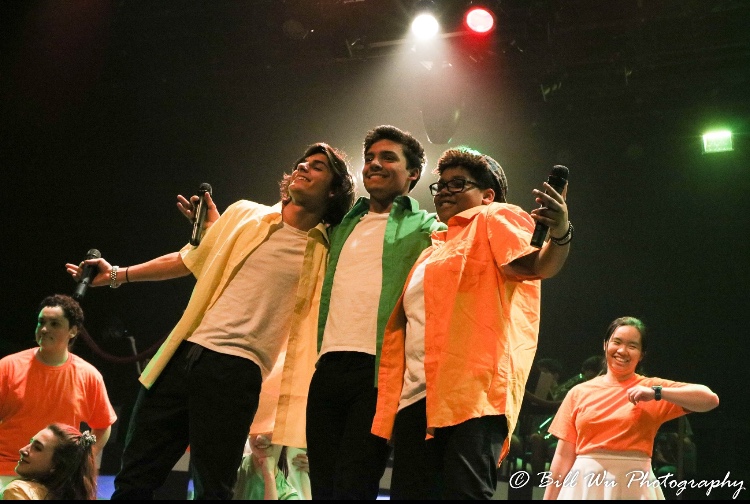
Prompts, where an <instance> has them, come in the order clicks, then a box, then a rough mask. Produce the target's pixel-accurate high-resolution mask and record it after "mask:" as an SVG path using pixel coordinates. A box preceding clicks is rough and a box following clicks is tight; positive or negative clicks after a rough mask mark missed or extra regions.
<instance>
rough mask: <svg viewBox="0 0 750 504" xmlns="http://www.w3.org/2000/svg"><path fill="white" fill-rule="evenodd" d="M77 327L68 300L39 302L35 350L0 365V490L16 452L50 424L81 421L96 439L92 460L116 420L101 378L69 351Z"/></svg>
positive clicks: (77, 316)
mask: <svg viewBox="0 0 750 504" xmlns="http://www.w3.org/2000/svg"><path fill="white" fill-rule="evenodd" d="M82 328H83V310H81V307H80V305H79V304H78V302H77V301H76V300H74V299H73V298H71V297H70V296H65V295H61V294H57V295H54V296H48V297H46V298H44V300H43V301H42V302H41V304H40V306H39V317H38V322H37V326H36V333H35V336H36V342H37V344H38V346H37V347H34V348H30V349H28V350H23V351H21V352H18V353H15V354H12V355H8V356H6V357H4V358H3V359H1V360H0V486H2V483H6V484H7V483H8V481H9V480H10V479H12V478H13V477H16V476H15V471H14V468H15V467H16V464H17V462H18V447H19V446H24V445H26V444H27V443H28V442H29V439H31V437H32V436H33V435H34V434H36V433H37V432H39V431H40V430H42V429H44V427H45V426H47V425H48V424H50V423H55V422H57V423H65V424H68V425H73V426H75V427H78V426H80V424H81V422H86V423H87V424H88V426H89V427H90V428H91V430H92V434H93V435H94V436H96V439H97V440H98V441H97V443H96V444H95V445H94V446H93V447H92V448H93V450H94V455H95V456H96V455H97V454H98V453H99V451H101V449H102V448H103V447H104V445H105V444H106V443H107V440H108V439H109V434H110V431H111V426H112V424H113V423H114V422H115V420H116V419H117V416H116V415H115V410H114V409H113V408H112V405H111V404H110V402H109V397H108V396H107V389H106V388H105V386H104V380H103V378H102V375H101V373H100V372H99V371H98V370H97V369H96V368H95V367H94V366H92V365H91V364H89V363H88V362H86V361H85V360H83V359H81V358H80V357H78V356H77V355H74V354H73V353H71V352H70V351H69V348H70V346H71V345H72V344H73V341H74V340H75V338H76V336H77V335H78V332H79V331H80V330H81V329H82Z"/></svg>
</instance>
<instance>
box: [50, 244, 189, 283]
mask: <svg viewBox="0 0 750 504" xmlns="http://www.w3.org/2000/svg"><path fill="white" fill-rule="evenodd" d="M86 264H93V265H95V266H96V268H97V274H96V276H95V277H94V280H93V281H92V282H91V285H92V286H93V287H101V286H103V285H109V282H110V275H111V273H112V265H111V264H110V263H109V262H107V261H106V260H105V259H87V260H85V261H84V262H82V263H81V264H79V265H76V264H71V263H68V264H66V265H65V269H66V270H67V272H68V274H70V276H72V277H73V279H74V280H75V281H76V282H79V281H80V280H81V274H82V270H83V267H84V265H86ZM189 274H190V270H189V269H188V268H187V266H185V263H184V262H183V261H182V257H181V256H180V253H179V252H172V253H171V254H166V255H163V256H161V257H157V258H156V259H151V260H150V261H147V262H145V263H141V264H136V265H134V266H127V267H118V271H117V283H118V284H122V283H130V282H152V281H158V280H170V279H172V278H180V277H184V276H187V275H189Z"/></svg>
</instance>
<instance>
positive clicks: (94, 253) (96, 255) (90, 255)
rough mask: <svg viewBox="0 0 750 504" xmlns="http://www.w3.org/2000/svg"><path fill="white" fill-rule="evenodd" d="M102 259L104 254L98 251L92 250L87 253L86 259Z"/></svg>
mask: <svg viewBox="0 0 750 504" xmlns="http://www.w3.org/2000/svg"><path fill="white" fill-rule="evenodd" d="M101 257H102V253H101V252H99V251H98V250H97V249H90V250H89V251H88V252H86V259H99V258H101Z"/></svg>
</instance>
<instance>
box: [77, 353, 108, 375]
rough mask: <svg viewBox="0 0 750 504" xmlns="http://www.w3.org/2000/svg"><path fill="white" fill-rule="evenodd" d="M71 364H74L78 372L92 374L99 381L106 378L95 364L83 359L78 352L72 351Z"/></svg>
mask: <svg viewBox="0 0 750 504" xmlns="http://www.w3.org/2000/svg"><path fill="white" fill-rule="evenodd" d="M70 364H71V366H73V367H74V368H75V370H76V372H78V373H82V374H85V375H89V376H92V377H94V378H96V379H97V380H99V381H103V380H104V378H103V377H102V374H101V373H100V372H99V370H98V369H96V367H94V365H93V364H91V363H90V362H88V361H85V360H83V359H82V358H80V357H79V356H77V355H76V354H73V353H71V354H70Z"/></svg>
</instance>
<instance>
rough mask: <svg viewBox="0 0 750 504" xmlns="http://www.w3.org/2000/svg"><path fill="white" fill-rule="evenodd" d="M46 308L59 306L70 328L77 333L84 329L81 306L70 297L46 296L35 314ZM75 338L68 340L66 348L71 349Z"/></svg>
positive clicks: (60, 295) (62, 295)
mask: <svg viewBox="0 0 750 504" xmlns="http://www.w3.org/2000/svg"><path fill="white" fill-rule="evenodd" d="M48 306H51V307H55V306H59V307H60V308H62V311H63V315H64V316H65V318H66V319H68V324H69V325H70V327H71V328H72V327H77V328H78V329H79V331H80V330H83V329H84V327H83V310H82V309H81V305H80V304H78V301H76V300H75V299H73V298H72V297H70V296H66V295H65V294H55V295H53V296H47V297H46V298H44V299H43V300H42V302H41V303H39V308H38V309H37V313H39V312H41V311H42V309H43V308H46V307H48ZM77 338H78V335H76V336H73V337H72V338H70V341H69V342H68V347H72V346H73V343H75V341H76V339H77Z"/></svg>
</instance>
